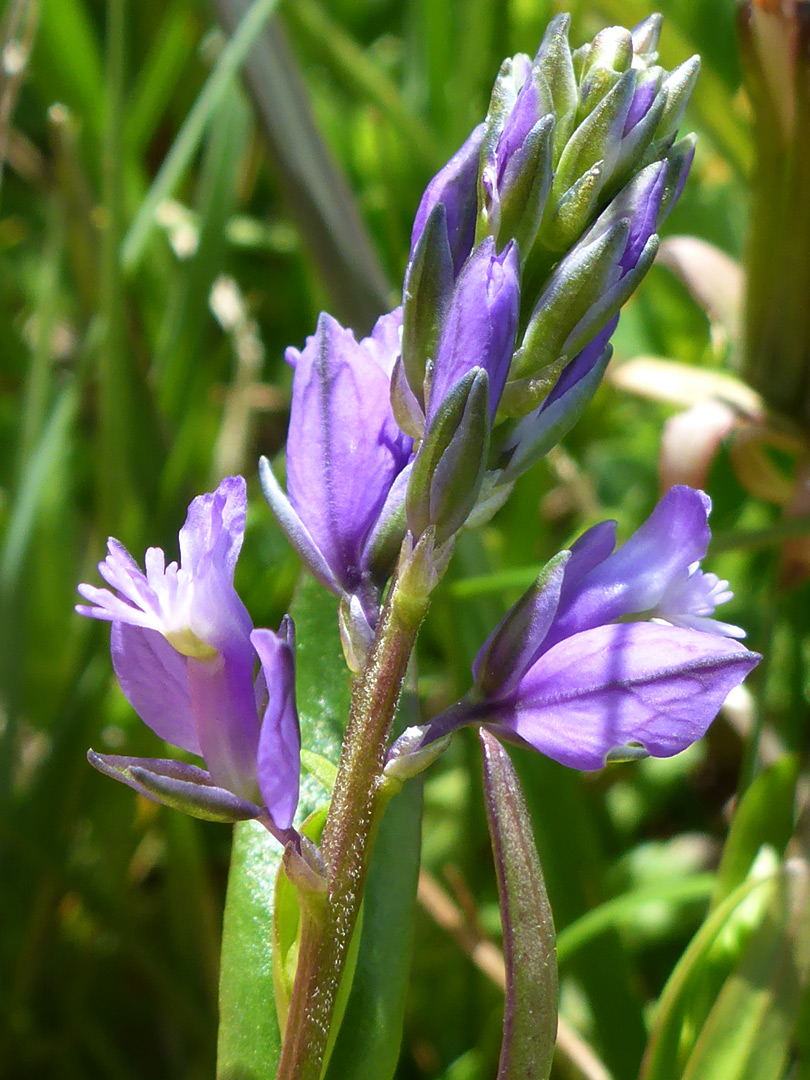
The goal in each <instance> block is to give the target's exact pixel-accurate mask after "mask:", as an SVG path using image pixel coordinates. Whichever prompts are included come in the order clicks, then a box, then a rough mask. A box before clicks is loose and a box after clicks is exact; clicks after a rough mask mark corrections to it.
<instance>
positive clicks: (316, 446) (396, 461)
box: [260, 309, 413, 623]
mask: <svg viewBox="0 0 810 1080" xmlns="http://www.w3.org/2000/svg"><path fill="white" fill-rule="evenodd" d="M401 325H402V313H401V310H400V309H397V310H396V311H392V312H391V313H390V314H388V315H384V316H383V317H382V318H381V319H379V320H378V321H377V324H376V325H375V327H374V329H373V331H372V333H371V336H370V337H368V338H365V339H364V340H362V341H360V342H358V341H357V340H356V339H355V337H354V334H353V333H352V332H351V330H344V329H343V327H342V326H340V324H339V323H338V322H337V321H336V320H335V319H333V318H332V317H331V316H330V315H326V314H322V315H321V317H320V318H319V320H318V327H317V329H316V331H315V334H314V335H313V336H312V337H310V338H307V342H306V345H305V346H304V348H303V350H302V351H299V350H298V349H288V350H287V353H286V358H287V361H288V362H289V363H290V364H292V366H293V367H294V368H295V375H294V377H293V390H292V407H291V411H290V427H289V433H288V436H287V495H286V496H285V495H284V493H283V492H282V491H281V489H280V487H279V485H278V483H277V482H276V480H275V477H274V476H273V473H272V471H271V469H270V465H269V463H268V462H267V460H266V459H262V462H261V463H260V473H261V478H262V486H263V489H264V493H265V497H266V498H267V500H268V502H269V503H270V506H271V507H272V509H273V511H274V512H275V514H276V516H277V517H278V519H279V521H280V523H281V525H282V527H283V528H284V530H285V531H286V532H287V535H288V537H289V538H290V541H291V542H292V544H293V545H294V546H295V547H296V549H297V550H298V552H299V554H300V555H301V557H302V558H303V559H304V561H305V562H306V563H307V565H308V567H309V569H310V570H311V571H312V573H313V574H315V576H316V577H317V578H319V579H320V581H321V582H323V584H324V585H326V586H327V588H329V589H331V590H332V591H333V592H335V593H337V594H338V595H339V596H347V597H352V596H359V598H360V600H361V604H362V606H363V608H364V610H365V611H366V615H367V617H368V618H369V621H370V622H372V623H373V620H374V617H375V612H376V597H377V590H378V588H379V586H380V585H381V584H382V583H383V581H384V580H385V578H386V577H387V574H388V572H390V565H388V550H389V547H388V542H389V541H390V546H391V547H392V548H394V550H398V547H399V543H400V542H401V540H402V536H403V535H404V509H403V500H404V492H405V481H406V479H407V477H406V476H403V470H404V469H405V466H406V465H407V464H408V461H409V459H410V456H411V450H412V447H413V442H412V440H411V439H410V438H408V437H407V436H406V435H404V434H403V433H402V432H401V431H400V430H399V428H398V426H397V423H396V420H395V419H394V414H393V411H392V409H391V400H390V394H391V373H392V370H393V367H394V363H395V362H396V359H397V357H398V356H399V351H400V328H401ZM400 518H401V521H402V525H401V531H400V532H399V535H398V539H396V538H395V539H394V540H391V537H390V536H389V535H388V534H389V532H391V533H397V530H398V529H399V528H400V525H399V521H400ZM381 552H382V554H381ZM381 564H382V566H381Z"/></svg>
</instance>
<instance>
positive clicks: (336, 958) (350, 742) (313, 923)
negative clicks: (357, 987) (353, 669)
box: [276, 581, 428, 1080]
mask: <svg viewBox="0 0 810 1080" xmlns="http://www.w3.org/2000/svg"><path fill="white" fill-rule="evenodd" d="M427 606H428V601H427V597H425V598H424V600H423V601H421V602H417V603H414V598H413V596H412V595H408V596H407V598H406V597H404V596H403V595H402V592H401V590H400V589H399V588H398V586H397V583H396V581H395V582H394V583H393V584H392V587H391V589H390V592H389V595H388V599H387V600H386V603H385V605H384V607H383V610H382V613H381V616H380V622H379V625H378V628H377V633H376V635H375V638H374V642H373V644H372V647H371V651H370V653H369V657H368V661H367V663H366V666H365V668H364V670H363V673H362V675H361V676H360V677H359V678H358V679H357V681H356V682H355V684H354V688H353V692H352V703H351V711H350V714H349V724H348V728H347V731H346V737H345V740H344V743H343V750H342V752H341V756H340V762H339V764H338V774H337V780H336V782H335V790H334V792H333V795H332V802H331V805H330V808H329V816H328V818H327V820H326V825H325V828H324V833H323V838H322V842H321V851H322V854H323V858H324V862H325V864H326V870H327V883H328V893H327V902H326V905H325V908H324V911H323V914H322V916H321V918H315V917H311V916H310V917H308V918H306V919H305V920H304V922H303V926H302V934H301V946H300V952H299V957H298V968H297V971H296V975H295V983H294V985H293V991H292V997H291V999H290V1008H289V1013H288V1016H287V1025H286V1030H285V1035H284V1043H283V1046H282V1051H281V1060H280V1062H279V1068H278V1073H277V1076H276V1080H320V1077H321V1073H322V1070H323V1062H324V1055H325V1052H326V1046H327V1041H328V1038H329V1030H330V1026H331V1021H332V1014H333V1011H334V1007H335V1001H336V998H337V991H338V987H339V985H340V980H341V977H342V974H343V968H344V966H345V963H346V956H347V953H348V949H349V944H350V942H351V939H352V934H353V932H354V927H355V924H356V921H357V915H358V912H359V910H360V903H361V900H362V897H363V890H364V887H365V880H366V873H367V871H368V864H369V860H370V857H371V849H372V846H373V843H374V835H375V832H376V827H377V823H378V821H379V818H380V814H381V811H382V809H383V807H384V803H385V794H384V792H383V790H382V786H383V785H382V779H383V772H382V770H383V765H384V761H385V751H386V744H387V741H388V734H389V731H390V729H391V722H392V720H393V718H394V714H395V713H396V710H397V705H398V703H399V697H400V693H401V690H402V683H403V680H404V678H405V672H406V669H407V666H408V660H409V659H410V656H411V653H412V651H413V647H414V643H415V641H416V635H417V632H418V630H419V626H420V625H421V622H422V620H423V618H424V617H425V613H426V611H427Z"/></svg>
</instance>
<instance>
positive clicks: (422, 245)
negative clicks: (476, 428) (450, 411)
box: [397, 203, 455, 437]
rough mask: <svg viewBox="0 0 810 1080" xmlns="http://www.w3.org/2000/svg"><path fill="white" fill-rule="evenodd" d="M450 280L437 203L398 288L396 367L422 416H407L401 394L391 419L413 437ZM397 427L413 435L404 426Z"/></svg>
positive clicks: (442, 216) (444, 215) (443, 216)
mask: <svg viewBox="0 0 810 1080" xmlns="http://www.w3.org/2000/svg"><path fill="white" fill-rule="evenodd" d="M454 280H455V269H454V267H453V257H452V254H451V251H450V245H449V244H448V241H447V212H446V210H445V207H444V206H443V205H442V204H441V203H438V204H437V205H436V206H435V207H434V208H433V210H432V211H431V212H430V215H429V217H428V219H427V221H426V222H425V226H424V228H423V230H422V234H421V236H420V237H419V239H418V240H417V242H416V245H415V246H414V249H413V254H412V256H411V260H410V262H409V263H408V269H407V272H406V274H405V286H404V289H403V307H402V361H401V367H402V372H403V373H404V375H405V378H406V380H407V383H408V386H409V387H410V389H411V393H412V395H413V397H414V398H415V399H416V404H417V405H418V407H419V408H420V409H421V410H422V413H423V416H422V423H421V425H419V424H418V415H417V416H412V415H411V414H412V413H414V410H413V408H412V407H411V404H410V402H409V401H408V400H407V398H406V397H404V396H403V394H404V391H402V392H400V395H399V397H400V400H399V401H397V409H398V415H397V419H399V413H402V414H403V418H404V419H407V420H409V421H415V422H416V423H415V424H414V426H417V428H418V430H417V432H416V434H417V437H420V436H421V426H424V408H425V394H424V383H425V372H426V370H427V365H428V362H430V361H432V360H433V359H434V358H435V356H436V347H437V343H438V340H439V333H440V331H441V327H442V323H443V321H444V318H445V315H446V312H447V308H448V305H449V303H450V297H451V295H452V292H453V282H454ZM400 426H401V427H402V428H403V430H404V431H409V433H410V434H412V433H413V432H412V431H410V430H409V428H408V427H406V426H405V424H400Z"/></svg>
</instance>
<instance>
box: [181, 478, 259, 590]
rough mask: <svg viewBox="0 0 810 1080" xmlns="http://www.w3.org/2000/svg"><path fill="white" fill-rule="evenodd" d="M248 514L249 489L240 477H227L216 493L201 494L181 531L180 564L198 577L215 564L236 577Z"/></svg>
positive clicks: (190, 507)
mask: <svg viewBox="0 0 810 1080" xmlns="http://www.w3.org/2000/svg"><path fill="white" fill-rule="evenodd" d="M246 513H247V486H246V484H245V481H244V478H243V477H241V476H228V477H226V478H225V479H224V480H223V481H222V482H221V483H220V485H219V487H218V488H217V489H216V491H214V492H210V493H208V494H207V495H198V496H197V498H196V499H194V500H193V501H192V503H191V505H190V506H189V508H188V515H187V517H186V522H185V525H183V527H182V529H181V530H180V562H181V564H182V566H183V569H184V570H186V571H188V572H189V573H190V574H191V575H192V576H196V575H197V573H198V572H200V571H201V570H202V568H203V563H204V562H208V561H212V562H215V563H216V564H217V566H219V567H221V568H222V569H223V571H225V572H226V573H227V574H229V575H230V577H231V578H233V572H234V567H235V566H236V560H237V558H238V557H239V552H240V550H241V548H242V540H243V539H244V535H245V515H246Z"/></svg>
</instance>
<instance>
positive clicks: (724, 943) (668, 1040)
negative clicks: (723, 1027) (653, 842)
mask: <svg viewBox="0 0 810 1080" xmlns="http://www.w3.org/2000/svg"><path fill="white" fill-rule="evenodd" d="M775 878H776V872H775V871H770V872H765V873H756V872H754V873H752V874H750V875H749V876H748V877H747V878H746V880H745V881H744V882H743V883H742V884H741V885H739V886H738V887H737V888H736V889H735V890H734V891H733V892H732V893H731V894H730V896H728V897H726V899H725V900H724V901H723V902H722V903H721V904H719V905H718V906H717V907H716V908H715V910H714V911H712V912H711V914H710V915H709V916H708V917H707V918H706V920H705V922H704V923H703V925H702V926H701V927H700V929H699V930H698V932H697V933H696V934H695V936H694V937H693V938H692V940H691V942H690V943H689V946H688V947H687V949H686V952H685V953H684V954H683V956H682V957H681V959H680V960H679V962H678V964H677V966H676V967H675V970H674V971H673V972H672V974H671V975H670V977H669V980H668V981H667V984H666V986H665V987H664V991H663V993H662V994H661V997H660V999H659V1002H658V1008H657V1011H656V1014H655V1019H654V1022H653V1027H652V1032H651V1034H650V1040H649V1043H648V1045H647V1050H646V1052H645V1055H644V1061H643V1062H642V1067H641V1072H640V1080H682V1077H681V1073H682V1063H683V1041H684V1038H685V1037H686V1038H689V1037H694V1036H693V1033H694V1031H695V1029H696V1028H697V1027H700V1026H702V1023H701V1021H700V1020H698V1021H697V1022H696V1021H695V1015H694V1013H695V1002H696V998H697V997H698V994H699V992H700V990H701V989H702V988H703V986H702V984H704V983H705V980H706V979H707V977H709V976H710V975H711V974H712V971H711V969H712V968H713V967H715V966H716V962H715V961H714V960H713V958H712V952H713V951H716V950H717V948H718V945H719V946H721V947H722V948H723V951H724V953H726V962H727V965H728V966H731V965H732V964H733V961H734V959H735V958H736V957H739V955H740V954H741V952H742V951H743V948H744V945H745V943H746V941H748V940H749V939H750V936H751V933H752V932H753V931H754V930H755V929H756V927H757V926H759V925H761V923H762V920H763V918H764V915H765V911H766V909H767V904H768V903H769V901H770V899H771V897H772V896H773V892H774V889H775V887H776V886H775ZM729 950H732V951H733V953H734V956H733V957H732V958H731V961H730V963H729V961H728V957H727V954H728V951H729ZM687 1049H688V1047H687Z"/></svg>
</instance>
